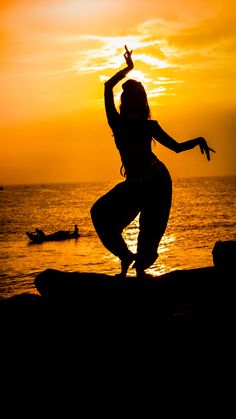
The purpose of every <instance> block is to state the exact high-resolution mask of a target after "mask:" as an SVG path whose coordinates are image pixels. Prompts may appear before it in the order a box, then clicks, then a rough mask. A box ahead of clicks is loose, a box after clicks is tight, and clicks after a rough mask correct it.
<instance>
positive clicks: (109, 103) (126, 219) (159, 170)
mask: <svg viewBox="0 0 236 419" xmlns="http://www.w3.org/2000/svg"><path fill="white" fill-rule="evenodd" d="M131 55H132V51H129V50H128V48H127V47H126V45H125V54H124V58H125V61H126V64H127V66H126V67H125V68H123V69H122V70H120V71H119V72H118V73H116V74H115V75H114V76H113V77H111V78H110V79H109V80H108V81H107V82H106V83H105V109H106V115H107V120H108V124H109V126H110V128H111V130H112V132H113V135H114V139H115V144H116V147H117V148H118V150H119V153H120V157H121V161H122V168H123V169H124V176H125V177H126V180H125V181H123V182H121V183H119V184H118V185H116V186H115V187H114V188H113V189H112V190H111V191H109V192H108V193H107V194H105V195H104V196H102V197H101V198H99V199H98V201H97V202H95V204H94V205H93V207H92V209H91V217H92V221H93V224H94V227H95V229H96V231H97V234H98V236H99V237H100V239H101V241H102V243H103V245H104V246H105V247H106V248H107V249H108V250H109V251H110V252H112V253H113V254H114V255H116V256H118V257H119V259H120V260H121V275H122V276H126V273H127V271H128V268H129V266H130V265H131V263H132V262H133V261H135V263H134V265H133V267H135V269H136V273H137V277H144V276H145V275H147V274H146V273H145V269H147V268H149V267H150V266H151V265H152V264H153V263H154V262H155V260H156V259H157V257H158V253H157V251H158V246H159V243H160V241H161V238H162V236H163V234H164V232H165V229H166V226H167V222H168V218H169V213H170V208H171V195H172V181H171V177H170V174H169V172H168V170H167V168H166V167H165V165H164V164H163V163H162V162H161V161H160V160H158V158H157V157H156V156H155V154H154V153H153V152H152V147H151V145H152V140H153V139H155V140H157V141H158V142H159V143H161V144H162V145H164V146H165V147H167V148H169V149H171V150H173V151H174V152H176V153H179V152H182V151H186V150H190V149H192V148H194V147H196V146H200V149H201V152H202V153H206V156H207V159H208V160H210V151H214V150H212V149H211V148H209V147H208V145H207V142H206V140H205V139H204V138H202V137H198V138H195V139H193V140H189V141H185V142H182V143H178V142H177V141H175V140H174V139H173V138H171V137H170V136H169V135H168V134H167V133H166V132H165V131H164V130H163V129H162V128H161V127H160V125H159V124H158V123H157V121H155V120H151V119H150V109H149V105H148V101H147V95H146V92H145V90H144V87H143V85H142V84H141V83H140V82H137V81H136V80H132V79H129V80H127V81H126V82H125V83H123V84H122V88H123V92H122V94H121V105H120V112H118V111H117V109H116V107H115V104H114V97H113V87H114V86H115V85H116V84H117V83H118V82H119V81H120V80H122V79H123V78H124V77H125V76H126V75H127V74H128V73H129V71H130V70H132V69H133V67H134V64H133V61H132V57H131ZM138 214H140V216H139V234H138V242H137V254H136V255H135V254H134V253H132V252H131V251H130V250H129V249H128V247H127V245H126V243H125V241H124V239H123V237H122V231H123V230H124V228H125V227H127V226H128V225H129V224H130V223H131V222H132V221H133V220H134V218H135V217H136V216H137V215H138Z"/></svg>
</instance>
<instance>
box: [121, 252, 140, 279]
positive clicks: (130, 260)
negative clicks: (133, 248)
mask: <svg viewBox="0 0 236 419" xmlns="http://www.w3.org/2000/svg"><path fill="white" fill-rule="evenodd" d="M135 256H136V255H135V254H134V253H132V252H130V254H129V256H128V257H126V258H125V259H123V260H121V273H120V274H119V276H122V277H124V278H125V277H126V274H127V272H128V269H129V267H130V265H131V264H132V263H133V261H134V260H135Z"/></svg>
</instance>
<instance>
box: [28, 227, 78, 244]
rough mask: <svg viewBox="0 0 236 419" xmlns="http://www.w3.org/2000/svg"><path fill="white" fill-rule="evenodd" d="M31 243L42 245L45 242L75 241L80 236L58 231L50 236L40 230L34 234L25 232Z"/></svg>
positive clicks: (68, 231) (72, 232)
mask: <svg viewBox="0 0 236 419" xmlns="http://www.w3.org/2000/svg"><path fill="white" fill-rule="evenodd" d="M25 234H26V235H27V236H28V237H29V239H30V241H31V243H43V242H45V241H61V240H69V239H77V238H78V237H80V234H79V233H78V232H77V231H70V230H59V231H56V232H55V233H52V234H45V233H43V232H42V231H41V230H37V231H34V232H30V231H26V232H25Z"/></svg>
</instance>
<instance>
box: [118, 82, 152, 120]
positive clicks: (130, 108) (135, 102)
mask: <svg viewBox="0 0 236 419" xmlns="http://www.w3.org/2000/svg"><path fill="white" fill-rule="evenodd" d="M122 88H123V92H122V93H121V104H120V114H121V116H124V117H129V116H137V117H140V118H144V119H148V118H149V117H150V108H149V105H148V101H147V94H146V92H145V89H144V87H143V85H142V83H140V82H138V81H136V80H133V79H129V80H127V81H126V82H125V83H123V84H122Z"/></svg>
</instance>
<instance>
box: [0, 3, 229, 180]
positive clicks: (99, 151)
mask: <svg viewBox="0 0 236 419" xmlns="http://www.w3.org/2000/svg"><path fill="white" fill-rule="evenodd" d="M235 17H236V6H235V0H224V1H223V0H33V1H32V0H1V2H0V22H1V32H0V33H1V55H0V89H1V90H0V91H1V96H0V104H1V118H0V137H1V153H0V185H4V184H14V183H15V184H17V183H38V182H40V183H41V182H42V183H44V182H67V181H68V182H76V181H96V180H98V181H100V180H116V179H117V180H122V178H121V177H120V175H119V169H120V157H119V154H118V151H117V149H116V148H115V145H114V142H113V137H112V135H111V130H110V128H109V126H108V124H107V121H106V116H105V111H104V102H103V86H104V81H105V80H106V79H108V78H109V77H110V76H112V75H113V74H114V73H115V72H116V71H117V70H118V69H120V68H122V67H123V66H124V65H125V62H124V58H123V53H124V45H125V44H127V46H128V48H129V49H133V60H134V64H135V69H134V70H133V71H132V72H131V73H130V75H129V77H131V78H135V79H138V80H139V81H141V82H142V83H143V84H144V86H145V88H146V90H147V94H148V97H149V104H150V108H151V114H152V119H157V120H158V122H159V124H160V125H161V126H162V128H163V129H164V130H165V131H167V132H168V133H169V134H170V135H171V136H173V137H174V138H175V139H176V140H177V141H185V140H188V139H191V138H194V137H198V136H204V137H205V138H206V139H207V141H208V144H209V146H210V147H212V148H214V149H215V150H216V154H214V155H212V160H211V161H210V162H207V160H206V158H205V157H203V156H202V155H201V154H200V151H199V149H198V148H196V149H194V150H191V151H187V152H185V153H182V154H175V153H173V152H172V151H170V150H167V149H166V148H164V147H163V146H161V145H159V144H158V143H157V144H156V147H155V148H154V152H155V153H156V155H157V156H158V157H159V158H160V159H161V160H162V161H164V163H165V164H166V165H167V167H168V168H169V170H170V173H171V175H172V177H173V178H177V177H183V176H208V175H209V176H214V175H231V174H236V170H235V169H236V167H235V157H236V146H235V142H236V139H235V132H236V118H235V109H236V84H235V76H236V29H235V28H236V19H235ZM120 93H121V83H120V84H119V85H118V86H116V88H115V94H116V103H117V106H118V105H119V95H120Z"/></svg>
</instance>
